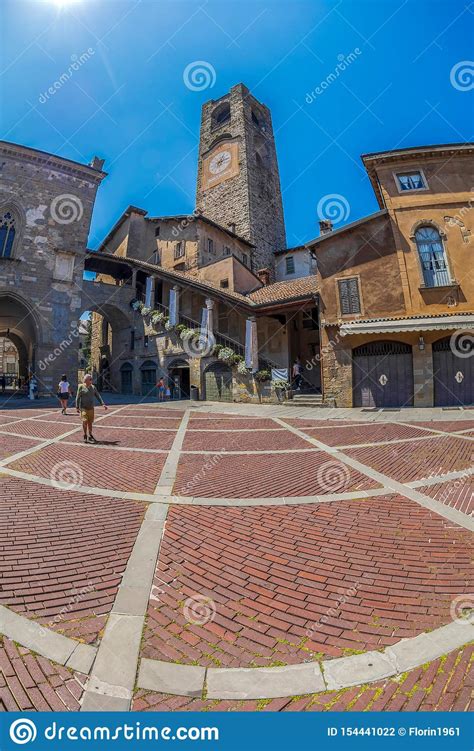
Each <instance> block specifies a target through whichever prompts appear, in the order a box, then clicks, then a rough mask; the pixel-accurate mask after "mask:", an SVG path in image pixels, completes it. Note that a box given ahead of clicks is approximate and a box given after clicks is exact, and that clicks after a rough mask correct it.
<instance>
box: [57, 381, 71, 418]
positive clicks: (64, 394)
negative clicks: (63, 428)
mask: <svg viewBox="0 0 474 751" xmlns="http://www.w3.org/2000/svg"><path fill="white" fill-rule="evenodd" d="M70 396H72V389H71V386H70V384H69V381H68V379H67V375H66V374H65V373H64V374H63V375H62V376H61V380H60V381H59V384H58V399H59V401H60V402H61V407H62V409H61V414H62V415H66V414H67V412H66V410H67V403H68V401H69V397H70Z"/></svg>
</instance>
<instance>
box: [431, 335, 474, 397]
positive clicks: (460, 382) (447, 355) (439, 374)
mask: <svg viewBox="0 0 474 751" xmlns="http://www.w3.org/2000/svg"><path fill="white" fill-rule="evenodd" d="M450 342H451V338H450V337H449V336H447V337H446V338H445V339H440V340H439V341H437V342H434V344H433V380H434V403H435V407H454V406H461V405H463V404H464V405H472V404H474V349H473V348H472V347H471V348H470V349H469V350H464V349H463V348H462V346H459V344H458V346H456V345H457V343H456V341H455V340H454V341H453V347H452V348H451V346H450Z"/></svg>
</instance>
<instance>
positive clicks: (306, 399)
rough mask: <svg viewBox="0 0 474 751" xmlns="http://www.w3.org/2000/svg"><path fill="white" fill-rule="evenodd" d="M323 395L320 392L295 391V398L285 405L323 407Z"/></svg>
mask: <svg viewBox="0 0 474 751" xmlns="http://www.w3.org/2000/svg"><path fill="white" fill-rule="evenodd" d="M322 406H323V396H322V394H318V393H304V391H303V392H301V393H299V392H295V393H294V394H293V399H288V400H287V401H286V402H285V407H322Z"/></svg>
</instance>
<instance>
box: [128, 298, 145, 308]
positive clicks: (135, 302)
mask: <svg viewBox="0 0 474 751" xmlns="http://www.w3.org/2000/svg"><path fill="white" fill-rule="evenodd" d="M130 305H131V306H132V308H133V310H141V309H142V308H143V307H144V305H143V303H142V301H141V300H132V302H131V303H130Z"/></svg>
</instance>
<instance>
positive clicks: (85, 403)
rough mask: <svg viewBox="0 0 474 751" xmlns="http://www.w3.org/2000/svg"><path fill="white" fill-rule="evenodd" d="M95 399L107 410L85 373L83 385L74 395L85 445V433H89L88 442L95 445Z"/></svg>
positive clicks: (90, 379)
mask: <svg viewBox="0 0 474 751" xmlns="http://www.w3.org/2000/svg"><path fill="white" fill-rule="evenodd" d="M95 399H97V401H98V402H99V404H101V405H102V406H103V408H104V409H105V410H107V407H106V405H105V404H104V402H103V400H102V397H101V395H100V394H99V392H98V391H97V389H96V387H95V386H94V385H93V383H92V376H91V375H90V373H87V374H86V375H85V376H84V383H81V385H80V386H78V389H77V394H76V409H77V411H78V412H80V413H81V418H82V428H83V430H84V443H87V440H88V438H87V433H89V442H90V443H97V441H96V440H95V438H94V436H93V435H92V424H93V422H94V400H95Z"/></svg>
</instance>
